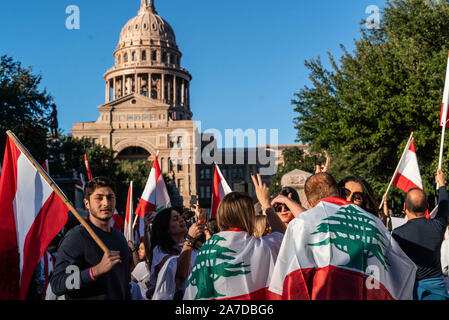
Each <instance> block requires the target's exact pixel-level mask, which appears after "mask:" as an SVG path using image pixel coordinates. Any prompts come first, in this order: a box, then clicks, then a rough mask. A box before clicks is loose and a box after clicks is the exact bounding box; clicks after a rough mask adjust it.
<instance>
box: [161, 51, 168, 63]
mask: <svg viewBox="0 0 449 320" xmlns="http://www.w3.org/2000/svg"><path fill="white" fill-rule="evenodd" d="M162 62H164V63H165V62H167V53H166V52H162Z"/></svg>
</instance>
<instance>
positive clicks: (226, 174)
mask: <svg viewBox="0 0 449 320" xmlns="http://www.w3.org/2000/svg"><path fill="white" fill-rule="evenodd" d="M221 173H222V174H223V178H225V179H227V178H228V169H226V168H223V169H222V170H221Z"/></svg>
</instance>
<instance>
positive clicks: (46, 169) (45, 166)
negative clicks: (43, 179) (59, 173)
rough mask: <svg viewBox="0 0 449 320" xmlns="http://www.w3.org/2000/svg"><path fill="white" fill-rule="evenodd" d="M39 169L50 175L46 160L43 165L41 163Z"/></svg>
mask: <svg viewBox="0 0 449 320" xmlns="http://www.w3.org/2000/svg"><path fill="white" fill-rule="evenodd" d="M41 167H42V169H44V170H45V172H47V174H48V175H50V167H49V166H48V159H46V160H45V161H44V163H42V165H41Z"/></svg>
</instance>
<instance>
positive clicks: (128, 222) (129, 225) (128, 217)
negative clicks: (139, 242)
mask: <svg viewBox="0 0 449 320" xmlns="http://www.w3.org/2000/svg"><path fill="white" fill-rule="evenodd" d="M123 233H124V235H125V238H126V241H132V242H133V243H134V237H133V182H132V181H131V182H130V184H129V189H128V197H127V199H126V213H125V227H124V230H123Z"/></svg>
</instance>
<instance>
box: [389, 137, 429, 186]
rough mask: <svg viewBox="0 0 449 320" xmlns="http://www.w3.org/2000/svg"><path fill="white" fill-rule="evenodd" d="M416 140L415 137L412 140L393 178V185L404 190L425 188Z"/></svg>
mask: <svg viewBox="0 0 449 320" xmlns="http://www.w3.org/2000/svg"><path fill="white" fill-rule="evenodd" d="M414 140H415V139H414V138H412V139H411V140H410V143H409V145H408V146H407V149H406V151H405V154H404V156H403V158H402V160H401V163H399V166H398V170H397V173H396V176H395V177H394V179H393V185H395V186H396V187H398V188H399V189H401V190H402V191H404V192H408V191H409V190H410V189H412V188H419V189H421V190H422V189H423V186H422V179H421V174H420V172H419V167H418V160H417V158H416V151H415V142H414Z"/></svg>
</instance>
